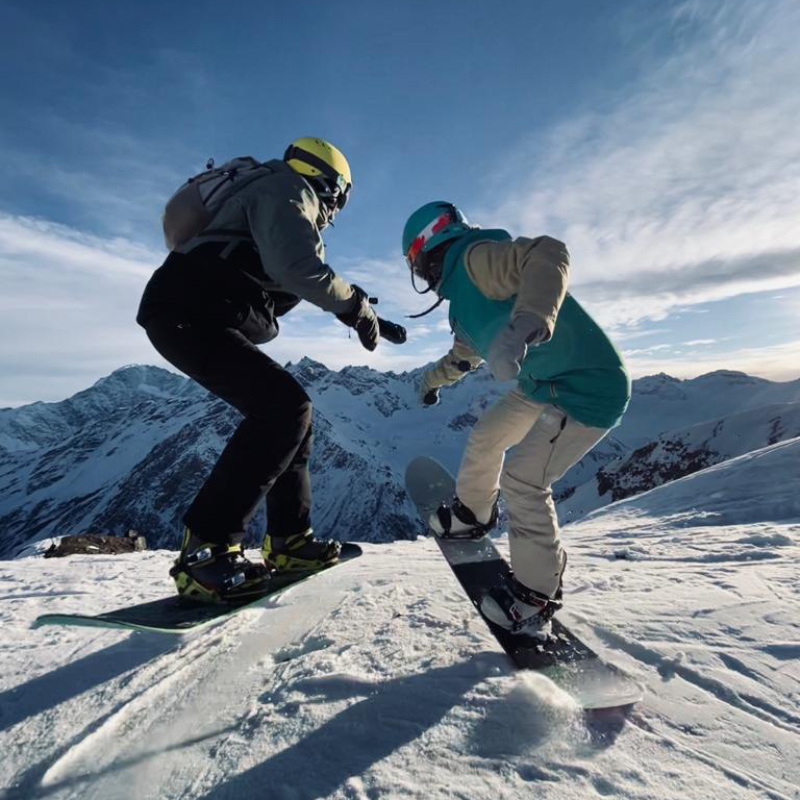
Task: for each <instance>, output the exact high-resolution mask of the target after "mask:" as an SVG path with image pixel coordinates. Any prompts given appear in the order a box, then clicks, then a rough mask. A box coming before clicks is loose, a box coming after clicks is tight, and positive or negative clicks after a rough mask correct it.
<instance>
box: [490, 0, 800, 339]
mask: <svg viewBox="0 0 800 800" xmlns="http://www.w3.org/2000/svg"><path fill="white" fill-rule="evenodd" d="M675 24H676V26H677V28H676V38H677V39H678V40H679V41H681V42H683V44H681V45H679V46H678V47H677V48H676V50H675V51H674V52H673V54H672V55H671V56H669V57H668V58H666V59H665V60H664V61H663V63H661V64H660V65H659V66H657V68H655V69H653V70H652V71H651V72H650V73H649V74H648V75H647V76H646V77H645V78H644V79H643V80H642V81H641V82H640V83H639V85H638V86H637V87H636V88H635V89H634V90H632V91H629V94H628V95H627V96H625V97H620V98H617V102H616V103H612V104H611V105H610V106H609V108H608V110H604V111H602V112H593V113H586V114H584V115H583V116H581V117H579V118H575V119H572V120H570V121H568V122H565V123H564V124H562V125H560V126H558V127H556V128H555V129H554V130H552V131H550V132H549V133H548V136H547V139H546V140H545V141H542V140H537V141H536V142H535V143H534V145H533V146H532V147H531V148H530V149H527V150H525V151H524V152H522V153H520V154H519V157H518V158H517V160H516V161H515V163H514V165H513V169H514V172H515V173H516V175H520V174H523V175H525V176H526V177H525V179H524V180H523V181H521V182H519V183H518V184H517V189H516V191H514V192H513V193H512V196H511V198H510V199H509V200H508V201H507V202H505V203H504V204H503V205H502V206H500V207H497V208H494V209H492V210H491V211H487V212H485V214H484V218H483V219H482V221H483V222H485V223H487V224H500V225H503V226H510V227H511V228H512V229H513V230H515V231H516V232H517V233H527V234H529V235H536V234H539V233H542V232H548V233H551V234H552V235H555V236H559V237H561V238H563V239H564V240H565V241H566V242H567V243H568V245H569V247H570V251H571V253H572V257H573V281H574V285H575V287H576V294H577V295H578V296H580V297H584V296H588V297H590V298H591V300H592V302H593V304H594V305H593V309H594V310H595V312H596V313H597V315H598V317H599V318H601V319H604V320H606V321H607V322H608V321H611V320H616V321H624V322H625V323H627V324H634V323H636V322H637V321H639V320H642V319H662V318H663V317H665V316H666V315H667V314H669V313H670V312H671V311H673V310H675V309H676V308H677V307H682V306H686V305H691V304H694V303H702V302H708V301H709V300H719V299H724V298H727V297H732V296H735V295H738V294H741V293H743V292H748V291H754V290H764V289H767V288H772V289H776V290H779V289H781V288H784V287H789V286H798V285H800V225H798V224H797V220H798V218H800V193H799V192H798V191H797V187H798V185H799V184H800V137H798V136H797V129H798V123H800V92H798V91H797V75H798V74H800V48H798V47H797V37H798V34H800V4H798V3H796V2H794V0H755V1H752V2H744V1H743V0H738V1H737V2H733V1H732V0H729V1H728V2H725V3H721V2H708V1H705V2H703V3H700V2H693V3H685V4H683V5H682V6H681V7H680V11H679V13H678V14H677V15H676V19H675ZM505 177H506V178H507V177H508V175H507V173H505ZM749 264H753V266H754V268H753V269H752V270H751V271H749V272H748V269H747V267H748V265H749ZM756 266H757V268H755V267H756ZM764 267H766V268H767V274H766V275H765V274H764ZM587 292H588V294H587ZM601 307H602V308H601Z"/></svg>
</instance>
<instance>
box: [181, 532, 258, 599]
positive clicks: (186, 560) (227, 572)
mask: <svg viewBox="0 0 800 800" xmlns="http://www.w3.org/2000/svg"><path fill="white" fill-rule="evenodd" d="M169 574H170V576H171V577H172V579H173V580H174V581H175V586H176V588H177V589H178V594H180V595H181V597H185V598H187V599H190V600H197V601H200V602H204V603H228V602H235V601H238V600H241V599H243V598H247V597H251V596H257V595H259V594H263V593H265V592H266V591H268V590H269V583H270V581H269V570H268V569H267V568H266V567H265V566H264V565H263V564H254V563H253V562H252V561H249V560H248V559H247V557H246V556H245V554H244V549H243V548H242V545H241V544H217V543H213V542H201V541H200V540H199V538H198V537H196V536H195V535H194V534H193V533H191V531H190V530H189V528H186V530H185V532H184V536H183V545H182V547H181V552H180V555H179V556H178V559H177V561H175V564H174V566H173V567H172V569H170V571H169Z"/></svg>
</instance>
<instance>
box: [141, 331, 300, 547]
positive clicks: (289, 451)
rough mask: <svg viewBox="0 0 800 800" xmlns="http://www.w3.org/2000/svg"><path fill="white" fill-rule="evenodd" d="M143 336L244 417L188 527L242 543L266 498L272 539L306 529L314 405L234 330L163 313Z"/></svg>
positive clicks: (203, 490)
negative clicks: (312, 408) (247, 528)
mask: <svg viewBox="0 0 800 800" xmlns="http://www.w3.org/2000/svg"><path fill="white" fill-rule="evenodd" d="M145 330H146V331H147V336H148V337H149V339H150V341H151V342H152V344H153V346H154V347H155V348H156V350H158V352H159V353H160V354H161V355H162V356H163V357H164V358H165V359H166V360H167V361H169V362H170V363H171V364H173V365H174V366H175V367H177V368H178V369H179V370H180V371H181V372H183V373H185V374H186V375H188V376H189V377H190V378H192V379H194V380H195V381H197V382H198V383H199V384H200V385H201V386H203V387H204V388H205V389H207V390H208V391H209V392H211V393H212V394H214V395H216V396H217V397H219V398H221V399H222V400H224V401H225V402H226V403H229V404H230V405H232V406H233V407H234V408H236V409H237V410H238V411H239V412H240V413H241V414H242V415H243V416H244V419H243V420H242V422H241V423H240V424H239V426H238V428H237V429H236V431H235V432H234V434H233V436H232V437H231V439H230V441H229V442H228V444H227V446H226V447H225V449H224V450H223V452H222V454H221V455H220V457H219V460H218V461H217V463H216V465H215V466H214V468H213V469H212V471H211V474H210V475H209V477H208V479H207V480H206V482H205V484H204V485H203V486H202V488H201V489H200V491H199V493H198V494H197V497H196V498H195V499H194V501H193V502H192V504H191V506H190V507H189V510H188V511H187V512H186V514H185V516H184V522H185V523H186V525H188V526H189V528H191V530H192V531H193V532H194V533H195V534H196V535H197V536H199V537H200V538H202V539H203V540H204V541H208V542H218V543H220V544H238V543H239V542H240V541H241V540H242V539H243V538H244V535H245V529H246V527H247V523H248V521H249V520H250V519H251V517H252V516H253V514H254V513H255V511H256V508H257V507H258V505H259V503H260V502H261V500H262V498H263V497H264V496H265V495H266V498H267V530H268V531H269V532H270V533H271V534H274V535H278V536H288V535H290V534H293V533H300V532H302V531H304V530H306V529H307V528H309V527H310V514H311V483H310V480H309V474H308V461H309V458H310V456H311V400H310V399H309V397H308V395H307V394H306V392H305V390H304V389H303V387H302V386H301V385H300V384H299V383H298V382H297V381H296V380H295V379H294V378H293V377H292V376H291V375H290V374H289V373H288V372H287V371H286V370H285V369H283V367H281V366H280V365H279V364H277V363H276V362H275V361H273V360H272V359H271V358H270V357H269V356H267V355H266V354H265V353H263V352H262V351H261V350H259V349H258V348H257V347H256V346H255V345H253V344H252V343H251V342H250V341H248V339H247V338H246V337H245V336H244V335H242V334H241V333H239V331H237V330H234V329H233V328H224V327H216V326H206V325H198V324H196V323H192V322H186V321H182V320H181V319H180V318H176V317H172V316H170V315H159V316H157V317H155V318H154V319H151V320H149V321H148V322H147V325H146V327H145Z"/></svg>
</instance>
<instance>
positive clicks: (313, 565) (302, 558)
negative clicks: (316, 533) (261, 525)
mask: <svg viewBox="0 0 800 800" xmlns="http://www.w3.org/2000/svg"><path fill="white" fill-rule="evenodd" d="M340 551H341V545H340V544H339V542H333V541H319V540H317V539H314V537H313V536H312V530H311V528H309V529H308V530H305V531H303V532H302V533H296V534H293V535H291V536H275V535H274V534H270V533H268V534H267V535H266V536H265V537H264V543H263V545H262V546H261V555H262V556H263V557H264V563H265V564H266V565H267V567H268V568H269V569H273V570H275V571H277V572H281V573H286V572H318V571H319V570H321V569H326V568H327V567H331V566H333V565H334V564H336V562H337V561H338V560H339V553H340Z"/></svg>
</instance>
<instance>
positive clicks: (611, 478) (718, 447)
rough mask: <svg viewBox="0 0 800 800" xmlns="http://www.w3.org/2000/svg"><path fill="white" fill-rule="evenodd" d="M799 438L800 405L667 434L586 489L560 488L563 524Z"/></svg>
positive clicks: (605, 468)
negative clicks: (716, 466)
mask: <svg viewBox="0 0 800 800" xmlns="http://www.w3.org/2000/svg"><path fill="white" fill-rule="evenodd" d="M797 436H800V403H780V404H777V405H771V406H763V407H760V408H757V409H753V410H750V411H744V412H741V413H739V414H731V415H730V416H728V417H723V418H722V419H715V420H711V421H709V422H701V423H699V424H697V425H692V426H691V427H689V428H684V429H681V430H673V431H670V432H668V433H662V434H661V436H659V437H658V438H657V439H655V440H653V441H652V442H648V443H647V444H646V445H643V446H642V447H639V448H637V449H636V450H634V451H633V452H632V453H628V454H626V455H625V456H622V457H620V458H618V459H615V460H613V461H611V462H609V463H606V464H604V465H602V466H601V467H600V468H599V469H598V470H597V471H596V473H595V474H594V475H593V476H591V477H590V479H589V480H587V481H585V482H584V483H582V484H581V485H578V486H577V487H575V488H573V489H567V490H564V489H561V488H560V487H559V490H557V492H556V497H557V499H558V501H559V505H558V508H559V517H560V519H561V521H562V522H572V521H575V520H578V519H580V518H581V517H583V516H584V515H585V514H586V513H588V512H589V511H592V510H594V509H596V508H600V507H601V506H604V505H608V504H609V503H612V502H615V501H617V500H621V499H623V498H626V497H631V496H633V495H637V494H640V493H641V492H645V491H648V490H650V489H652V488H653V487H655V486H660V485H661V484H664V483H668V482H669V481H672V480H675V479H676V478H681V477H683V476H685V475H690V474H691V473H693V472H697V471H698V470H701V469H704V468H705V467H710V466H711V465H713V464H718V463H721V462H723V461H727V460H728V459H731V458H735V457H736V456H741V455H744V454H745V453H749V452H752V451H754V450H758V449H760V448H762V447H764V446H766V445H771V444H775V443H776V442H782V441H785V440H787V439H793V438H795V437H797ZM565 495H566V496H565Z"/></svg>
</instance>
